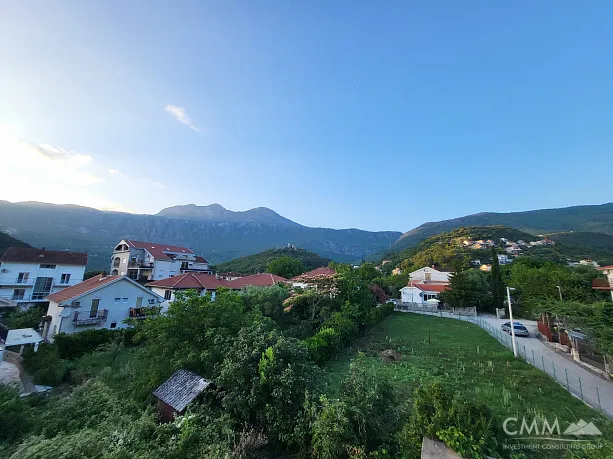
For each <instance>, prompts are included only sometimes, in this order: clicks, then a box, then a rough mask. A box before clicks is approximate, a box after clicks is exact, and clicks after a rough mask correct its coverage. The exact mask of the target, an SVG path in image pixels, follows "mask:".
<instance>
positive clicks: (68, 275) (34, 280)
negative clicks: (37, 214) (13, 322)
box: [0, 247, 87, 308]
mask: <svg viewBox="0 0 613 459" xmlns="http://www.w3.org/2000/svg"><path fill="white" fill-rule="evenodd" d="M86 264H87V254H86V253H83V252H68V251H63V250H46V249H44V248H43V249H35V248H23V247H10V248H8V249H7V250H6V252H4V255H2V257H0V297H1V298H2V299H3V303H4V304H5V305H7V306H8V305H13V306H20V307H22V308H27V307H29V306H31V305H34V304H40V303H45V302H46V301H47V300H45V297H46V296H48V295H49V294H51V293H54V292H59V291H60V290H62V289H65V288H66V287H70V286H73V285H75V284H78V283H79V282H81V281H82V280H83V276H84V275H85V265H86Z"/></svg>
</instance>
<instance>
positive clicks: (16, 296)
mask: <svg viewBox="0 0 613 459" xmlns="http://www.w3.org/2000/svg"><path fill="white" fill-rule="evenodd" d="M25 294H26V289H25V288H16V289H15V290H13V300H23V297H24V296H25Z"/></svg>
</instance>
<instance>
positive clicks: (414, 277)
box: [409, 267, 453, 283]
mask: <svg viewBox="0 0 613 459" xmlns="http://www.w3.org/2000/svg"><path fill="white" fill-rule="evenodd" d="M452 275H453V274H452V273H450V272H449V271H443V270H441V269H435V268H434V267H431V268H429V267H424V268H421V269H418V270H416V271H413V272H412V273H410V274H409V280H410V281H415V282H423V283H427V282H449V280H450V278H451V276H452Z"/></svg>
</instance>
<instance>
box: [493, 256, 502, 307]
mask: <svg viewBox="0 0 613 459" xmlns="http://www.w3.org/2000/svg"><path fill="white" fill-rule="evenodd" d="M491 275H492V305H493V306H494V307H495V308H503V307H504V282H503V281H502V274H501V273H500V263H499V262H498V254H497V253H496V249H495V248H494V247H492V271H491Z"/></svg>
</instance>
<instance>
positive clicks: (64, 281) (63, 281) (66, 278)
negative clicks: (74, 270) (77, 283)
mask: <svg viewBox="0 0 613 459" xmlns="http://www.w3.org/2000/svg"><path fill="white" fill-rule="evenodd" d="M69 282H70V274H62V278H61V279H60V284H67V283H69Z"/></svg>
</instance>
